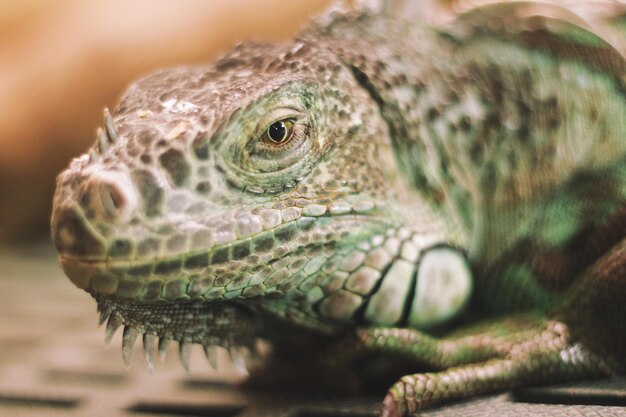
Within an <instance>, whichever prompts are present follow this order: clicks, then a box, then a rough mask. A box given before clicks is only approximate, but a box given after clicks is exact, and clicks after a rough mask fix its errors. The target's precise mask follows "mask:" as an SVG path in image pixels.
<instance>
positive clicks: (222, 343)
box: [92, 294, 259, 370]
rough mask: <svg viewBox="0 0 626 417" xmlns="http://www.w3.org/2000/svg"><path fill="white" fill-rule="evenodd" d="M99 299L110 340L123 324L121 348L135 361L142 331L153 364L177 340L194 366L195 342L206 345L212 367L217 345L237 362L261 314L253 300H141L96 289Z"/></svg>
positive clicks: (183, 355)
mask: <svg viewBox="0 0 626 417" xmlns="http://www.w3.org/2000/svg"><path fill="white" fill-rule="evenodd" d="M92 296H93V297H94V298H95V299H96V301H97V303H98V311H99V312H100V324H103V323H104V322H106V330H105V342H106V343H109V342H110V341H111V338H112V337H113V335H114V334H115V332H116V330H117V329H118V328H119V327H120V326H123V328H124V330H123V338H122V353H123V357H124V362H125V363H126V364H129V363H130V360H131V355H132V350H133V346H134V344H135V342H136V340H137V338H138V337H139V336H142V342H143V350H144V356H145V360H146V362H147V364H148V367H149V368H150V369H152V368H153V364H154V355H155V353H157V352H158V354H159V355H160V356H161V358H164V356H165V352H166V350H167V348H168V346H169V344H170V342H173V341H174V342H178V344H179V354H180V360H181V362H182V364H183V366H184V367H185V369H187V370H189V362H190V353H191V347H192V345H193V344H200V345H202V347H203V349H204V352H205V354H206V356H207V358H208V360H209V362H210V363H211V365H212V366H213V367H215V361H216V347H221V348H224V349H226V350H228V351H229V353H230V354H231V357H233V361H234V362H238V361H239V360H240V359H241V355H242V354H247V353H248V352H253V351H254V344H255V341H256V339H257V336H256V334H257V330H258V328H259V320H258V316H257V315H255V314H254V312H253V311H251V309H250V307H249V305H248V306H243V305H241V304H238V303H234V302H228V301H224V302H210V303H208V302H198V301H178V302H173V303H172V302H168V303H142V302H134V301H128V300H120V299H115V298H108V297H105V296H102V295H99V294H92Z"/></svg>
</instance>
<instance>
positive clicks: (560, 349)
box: [381, 321, 607, 417]
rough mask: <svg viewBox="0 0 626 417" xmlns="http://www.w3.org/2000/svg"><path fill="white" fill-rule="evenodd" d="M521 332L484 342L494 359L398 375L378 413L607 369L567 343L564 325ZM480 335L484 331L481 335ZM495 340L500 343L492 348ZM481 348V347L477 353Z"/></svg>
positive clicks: (596, 373) (388, 413)
mask: <svg viewBox="0 0 626 417" xmlns="http://www.w3.org/2000/svg"><path fill="white" fill-rule="evenodd" d="M523 334H524V335H525V340H518V341H513V342H504V339H502V338H499V337H497V336H495V337H492V338H491V339H490V340H488V342H487V345H491V346H490V349H492V350H493V351H498V350H499V351H500V352H499V353H498V355H497V357H495V358H492V359H488V360H485V361H477V362H474V363H471V364H465V365H460V366H454V365H453V366H452V367H450V368H448V369H446V370H444V371H441V372H432V373H431V372H429V373H417V374H413V375H406V376H404V377H402V378H400V380H398V382H396V383H395V384H394V385H393V386H392V387H391V388H390V389H389V391H388V393H387V396H386V397H385V400H384V402H383V408H382V414H381V415H382V416H386V417H391V416H403V415H408V414H412V413H414V412H415V411H416V410H419V409H421V408H423V407H425V406H427V405H431V404H435V403H438V402H442V401H445V400H451V399H461V398H466V397H471V396H475V395H479V394H483V393H487V392H493V391H498V390H504V389H511V388H514V387H518V386H522V385H528V384H533V383H549V382H554V381H567V380H575V379H581V378H591V377H597V376H601V375H605V374H606V373H607V372H606V365H605V364H604V363H603V362H602V361H601V360H600V359H599V357H597V356H596V355H594V354H592V353H591V352H589V351H588V350H587V349H585V348H584V347H583V346H582V345H580V344H576V343H572V342H571V340H570V336H569V331H568V329H567V326H566V325H564V324H563V323H560V322H555V321H546V322H545V323H544V325H543V326H542V327H540V328H538V329H537V330H536V331H535V332H534V334H533V335H532V336H530V335H529V334H528V332H527V331H524V332H523ZM529 336H530V337H529ZM484 337H487V335H485V334H483V335H482V336H481V338H484ZM460 341H463V339H461V340H460ZM498 342H503V343H502V345H500V346H497V344H498ZM439 343H440V345H442V346H443V345H445V344H447V343H452V345H453V346H455V347H456V348H457V350H459V347H458V346H456V344H455V342H445V341H441V342H439ZM465 347H469V346H463V348H465ZM484 349H485V347H484V346H481V348H480V349H479V351H480V350H484ZM460 350H461V351H462V350H464V349H462V348H460ZM465 355H466V357H467V358H475V357H479V356H480V353H477V352H476V351H470V352H466V353H465ZM456 356H457V358H456V359H457V360H458V359H461V361H462V359H463V358H462V357H460V356H459V355H456ZM461 361H458V362H461Z"/></svg>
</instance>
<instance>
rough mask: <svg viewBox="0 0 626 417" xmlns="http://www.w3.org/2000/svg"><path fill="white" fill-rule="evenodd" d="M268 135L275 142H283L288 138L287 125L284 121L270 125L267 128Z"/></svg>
mask: <svg viewBox="0 0 626 417" xmlns="http://www.w3.org/2000/svg"><path fill="white" fill-rule="evenodd" d="M267 136H268V137H269V138H270V139H271V140H272V141H273V142H276V143H281V142H282V141H284V140H285V139H286V138H287V125H285V122H283V121H278V122H275V123H272V124H271V125H270V127H268V128H267Z"/></svg>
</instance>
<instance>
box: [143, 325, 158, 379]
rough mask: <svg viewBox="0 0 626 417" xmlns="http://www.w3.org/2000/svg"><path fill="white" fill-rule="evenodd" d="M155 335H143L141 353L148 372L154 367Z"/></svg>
mask: <svg viewBox="0 0 626 417" xmlns="http://www.w3.org/2000/svg"><path fill="white" fill-rule="evenodd" d="M156 344H157V336H156V335H154V334H151V333H145V334H144V335H143V355H144V358H146V363H147V364H148V369H150V372H152V370H153V369H154V351H155V349H156Z"/></svg>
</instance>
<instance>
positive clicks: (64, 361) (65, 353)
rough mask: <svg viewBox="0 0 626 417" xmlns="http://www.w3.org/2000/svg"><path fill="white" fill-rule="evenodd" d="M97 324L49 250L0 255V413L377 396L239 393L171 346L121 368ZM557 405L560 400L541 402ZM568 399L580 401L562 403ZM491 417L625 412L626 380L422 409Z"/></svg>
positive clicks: (200, 412) (278, 412)
mask: <svg viewBox="0 0 626 417" xmlns="http://www.w3.org/2000/svg"><path fill="white" fill-rule="evenodd" d="M96 321H97V315H96V312H95V303H94V302H93V301H92V300H91V299H90V298H89V297H88V296H87V295H86V294H84V293H81V292H80V291H78V290H76V289H75V288H73V287H72V285H71V284H70V282H69V280H67V279H66V278H65V277H64V276H63V273H62V272H61V271H60V269H59V268H58V266H57V264H56V261H55V259H54V255H53V250H52V248H51V247H49V246H47V245H42V246H41V247H32V248H30V249H28V250H21V251H18V252H16V251H14V250H4V251H1V250H0V416H63V417H65V416H67V417H69V416H84V415H89V416H130V415H133V416H142V415H144V416H164V415H171V416H181V415H184V416H210V417H231V416H233V417H234V416H237V417H243V416H288V417H332V416H343V417H347V416H376V415H377V409H378V399H377V398H366V399H352V400H345V399H335V400H333V399H328V398H315V397H314V396H313V395H311V394H305V393H300V394H293V393H292V394H287V393H285V392H276V391H273V392H263V391H254V392H242V391H241V390H239V389H237V385H236V384H237V382H238V381H241V380H242V379H244V378H245V375H244V374H243V373H241V372H240V371H238V370H237V369H236V368H234V367H233V366H232V365H231V363H230V361H229V360H228V359H227V357H226V356H225V355H224V356H223V357H222V358H221V363H220V366H219V367H218V371H214V370H212V369H211V368H210V366H209V365H208V363H207V361H206V360H205V358H204V357H203V355H202V353H201V350H200V349H199V348H198V349H197V350H194V352H193V355H192V369H193V372H192V373H191V374H188V373H186V372H185V371H184V370H183V368H182V366H181V365H180V364H179V362H178V357H177V352H176V351H175V349H176V346H171V347H170V351H169V352H168V356H167V359H166V361H165V364H164V365H163V366H157V367H156V369H155V371H154V373H152V374H151V373H150V372H149V371H148V370H147V367H146V365H145V364H144V362H143V359H142V357H141V356H142V354H141V352H140V351H139V345H140V343H137V346H136V348H137V349H136V351H135V352H134V357H135V360H133V363H132V365H131V367H130V369H126V367H125V366H124V364H123V362H122V358H121V349H120V346H121V340H120V339H121V332H119V333H118V334H116V336H115V337H114V339H113V341H112V343H111V346H110V347H109V348H108V349H107V348H105V347H104V344H103V337H104V335H103V329H102V328H98V327H97V325H96ZM516 398H517V401H515V399H516ZM555 401H557V402H561V403H563V402H564V403H565V404H552V405H548V404H543V403H548V402H555ZM542 402H543V403H542ZM573 402H575V403H580V404H579V405H566V404H571V403H573ZM582 404H587V405H582ZM597 404H604V405H597ZM607 404H613V405H607ZM495 414H497V415H507V416H530V415H555V416H626V379H621V380H613V381H602V382H596V383H591V384H582V385H581V384H577V385H576V386H573V387H569V388H567V389H559V390H556V389H542V390H539V391H536V390H535V391H533V390H526V391H523V392H520V393H517V394H516V396H512V395H509V394H501V395H496V396H491V397H486V398H481V399H477V400H473V401H469V402H464V403H457V404H451V405H449V406H447V407H443V408H436V409H433V410H430V411H428V412H426V413H423V415H425V416H456V415H466V416H478V415H481V416H482V415H495Z"/></svg>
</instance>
